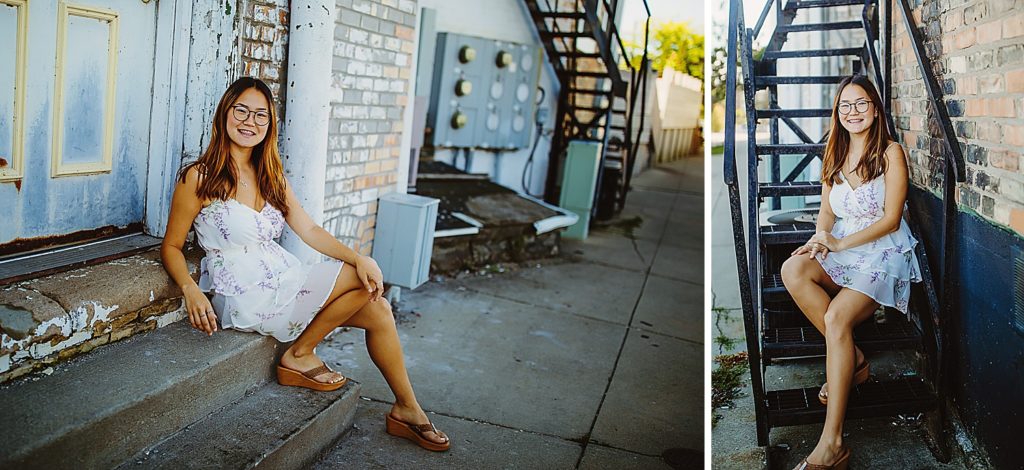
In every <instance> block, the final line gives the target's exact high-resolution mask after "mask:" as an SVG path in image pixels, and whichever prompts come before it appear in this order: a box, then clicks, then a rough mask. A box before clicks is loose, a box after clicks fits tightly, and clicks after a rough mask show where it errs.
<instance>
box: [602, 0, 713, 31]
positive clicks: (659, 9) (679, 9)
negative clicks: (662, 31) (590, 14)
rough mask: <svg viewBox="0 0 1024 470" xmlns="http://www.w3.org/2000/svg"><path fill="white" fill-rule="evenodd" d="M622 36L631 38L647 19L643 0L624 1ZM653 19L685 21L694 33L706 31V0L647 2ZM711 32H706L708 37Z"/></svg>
mask: <svg viewBox="0 0 1024 470" xmlns="http://www.w3.org/2000/svg"><path fill="white" fill-rule="evenodd" d="M622 2H623V3H622V4H621V5H624V8H625V10H624V11H623V12H622V23H621V24H622V30H623V31H622V33H623V34H622V35H623V36H624V37H629V36H630V35H631V30H632V29H633V28H634V27H635V25H636V24H637V23H638V22H639V21H642V20H643V19H644V18H646V17H647V12H646V11H645V10H644V2H643V0H622ZM647 6H649V7H650V8H651V17H652V18H653V19H657V20H658V21H683V22H686V23H689V25H690V27H691V28H692V29H693V30H694V31H702V30H704V0H647ZM640 24H641V25H642V23H640ZM709 32H710V31H704V34H705V35H707V34H708V33H709Z"/></svg>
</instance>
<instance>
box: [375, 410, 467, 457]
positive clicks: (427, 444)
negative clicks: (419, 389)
mask: <svg viewBox="0 0 1024 470" xmlns="http://www.w3.org/2000/svg"><path fill="white" fill-rule="evenodd" d="M387 431H388V434H391V435H392V436H398V437H404V438H406V439H408V440H410V441H412V442H415V443H416V445H418V446H420V447H422V448H424V449H427V450H432V451H434V452H444V451H446V450H448V448H449V447H451V446H452V441H451V439H449V438H448V436H447V435H445V434H444V433H443V432H441V431H438V430H437V428H435V427H434V425H433V423H430V422H428V423H426V424H410V423H407V422H405V421H402V420H399V419H396V418H394V417H392V416H391V414H390V413H388V415H387ZM428 432H433V433H435V434H437V435H438V436H441V437H443V438H444V443H443V444H438V443H436V442H434V441H432V440H430V439H427V438H426V437H424V436H423V435H424V434H426V433H428Z"/></svg>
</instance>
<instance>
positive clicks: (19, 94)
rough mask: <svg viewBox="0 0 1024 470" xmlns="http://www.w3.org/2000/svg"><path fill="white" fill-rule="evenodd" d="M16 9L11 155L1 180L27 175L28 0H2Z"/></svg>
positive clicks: (17, 178) (0, 170) (0, 2)
mask: <svg viewBox="0 0 1024 470" xmlns="http://www.w3.org/2000/svg"><path fill="white" fill-rule="evenodd" d="M0 4H4V5H10V6H12V7H14V8H15V9H16V13H15V14H16V15H17V18H18V19H17V24H18V26H17V28H18V31H17V32H16V33H15V34H16V37H17V39H16V43H15V45H14V47H15V52H14V119H13V126H12V129H11V131H12V132H11V137H12V139H11V153H12V154H11V155H10V156H9V157H10V158H9V160H8V162H7V165H5V166H3V167H0V181H15V180H20V179H21V178H22V177H23V176H25V167H24V161H25V67H27V66H28V64H27V63H26V59H27V58H28V54H27V48H28V0H0Z"/></svg>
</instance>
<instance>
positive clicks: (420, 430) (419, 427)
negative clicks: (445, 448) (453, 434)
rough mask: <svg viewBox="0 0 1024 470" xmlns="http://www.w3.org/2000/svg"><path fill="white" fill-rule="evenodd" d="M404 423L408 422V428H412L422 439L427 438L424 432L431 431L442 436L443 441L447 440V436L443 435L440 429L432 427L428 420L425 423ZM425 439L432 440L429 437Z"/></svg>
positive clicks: (432, 424)
mask: <svg viewBox="0 0 1024 470" xmlns="http://www.w3.org/2000/svg"><path fill="white" fill-rule="evenodd" d="M406 424H408V426H409V428H410V429H412V430H413V431H414V432H416V434H419V436H420V437H421V438H423V439H427V436H424V434H426V433H428V432H432V433H434V434H437V436H438V437H442V438H444V440H445V441H447V440H448V436H447V435H445V434H444V433H442V432H441V431H438V430H437V428H435V427H434V423H431V422H429V421H428V422H427V423H425V424H411V423H406ZM427 440H428V441H431V442H433V441H432V440H430V439H427Z"/></svg>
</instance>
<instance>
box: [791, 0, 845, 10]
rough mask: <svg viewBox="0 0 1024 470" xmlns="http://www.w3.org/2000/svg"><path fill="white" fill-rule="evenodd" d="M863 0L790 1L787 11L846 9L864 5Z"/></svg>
mask: <svg viewBox="0 0 1024 470" xmlns="http://www.w3.org/2000/svg"><path fill="white" fill-rule="evenodd" d="M863 4H864V1H863V0H799V1H789V2H787V3H786V6H785V9H786V10H795V9H802V8H830V7H845V6H853V5H863Z"/></svg>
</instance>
